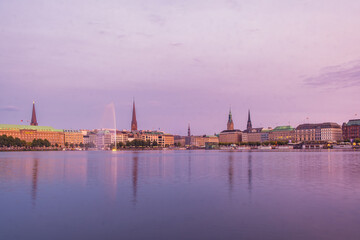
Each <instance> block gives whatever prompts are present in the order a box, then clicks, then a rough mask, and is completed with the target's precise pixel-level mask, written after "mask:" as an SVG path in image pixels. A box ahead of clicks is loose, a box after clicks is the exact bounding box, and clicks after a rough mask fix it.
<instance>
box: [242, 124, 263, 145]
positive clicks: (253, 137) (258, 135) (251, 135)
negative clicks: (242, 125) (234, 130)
mask: <svg viewBox="0 0 360 240" xmlns="http://www.w3.org/2000/svg"><path fill="white" fill-rule="evenodd" d="M262 130H263V128H252V127H251V128H250V129H246V130H245V131H243V133H242V142H245V143H248V142H261V141H262Z"/></svg>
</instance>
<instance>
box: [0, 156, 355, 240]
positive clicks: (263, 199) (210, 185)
mask: <svg viewBox="0 0 360 240" xmlns="http://www.w3.org/2000/svg"><path fill="white" fill-rule="evenodd" d="M359 203H360V152H333V151H322V152H219V151H166V152H157V151H150V152H146V151H142V152H116V153H114V152H24V153H0V213H1V214H0V239H76V238H77V239H240V238H244V239H360V229H359V227H358V226H359V224H360V208H359Z"/></svg>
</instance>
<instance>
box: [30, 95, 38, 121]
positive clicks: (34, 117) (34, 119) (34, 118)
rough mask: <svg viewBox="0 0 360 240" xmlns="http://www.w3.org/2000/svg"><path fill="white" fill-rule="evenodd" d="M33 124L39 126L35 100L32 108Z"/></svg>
mask: <svg viewBox="0 0 360 240" xmlns="http://www.w3.org/2000/svg"><path fill="white" fill-rule="evenodd" d="M30 125H31V126H37V125H38V123H37V120H36V112H35V101H33V109H32V115H31V122H30Z"/></svg>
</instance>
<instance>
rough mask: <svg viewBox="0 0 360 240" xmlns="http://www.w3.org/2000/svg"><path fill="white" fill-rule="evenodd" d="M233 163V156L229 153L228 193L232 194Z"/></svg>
mask: <svg viewBox="0 0 360 240" xmlns="http://www.w3.org/2000/svg"><path fill="white" fill-rule="evenodd" d="M233 162H234V159H233V155H232V154H231V153H230V155H229V170H228V176H229V190H230V193H232V191H233V185H234V166H233Z"/></svg>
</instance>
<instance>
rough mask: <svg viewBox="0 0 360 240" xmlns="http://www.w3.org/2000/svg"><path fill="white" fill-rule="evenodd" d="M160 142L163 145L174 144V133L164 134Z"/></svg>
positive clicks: (160, 137) (169, 145)
mask: <svg viewBox="0 0 360 240" xmlns="http://www.w3.org/2000/svg"><path fill="white" fill-rule="evenodd" d="M158 144H159V145H160V146H162V147H171V146H174V135H171V134H162V135H160V136H159V140H158Z"/></svg>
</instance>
